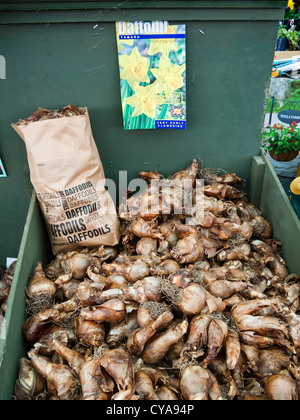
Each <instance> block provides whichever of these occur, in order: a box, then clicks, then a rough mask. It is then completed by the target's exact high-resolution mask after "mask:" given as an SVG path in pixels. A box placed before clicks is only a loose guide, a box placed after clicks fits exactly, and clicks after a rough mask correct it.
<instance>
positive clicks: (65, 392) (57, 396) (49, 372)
mask: <svg viewBox="0 0 300 420" xmlns="http://www.w3.org/2000/svg"><path fill="white" fill-rule="evenodd" d="M28 357H29V358H30V360H31V363H32V365H33V366H34V367H35V369H36V370H37V371H38V372H39V373H40V374H41V375H42V376H43V377H44V378H45V379H46V381H47V391H48V393H49V396H50V399H53V400H67V401H69V400H75V399H76V398H77V397H78V395H79V381H78V377H77V375H76V374H75V373H74V372H73V371H72V369H71V368H69V367H68V366H66V365H56V364H54V363H50V362H48V361H46V360H45V359H44V358H43V357H41V356H40V355H39V354H38V352H37V351H36V350H31V351H30V352H29V353H28Z"/></svg>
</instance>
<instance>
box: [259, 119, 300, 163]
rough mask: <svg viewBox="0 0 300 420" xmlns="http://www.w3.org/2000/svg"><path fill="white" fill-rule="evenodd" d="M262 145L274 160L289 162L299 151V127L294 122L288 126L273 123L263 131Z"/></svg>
mask: <svg viewBox="0 0 300 420" xmlns="http://www.w3.org/2000/svg"><path fill="white" fill-rule="evenodd" d="M262 147H263V148H264V149H265V150H266V151H268V152H269V154H270V156H271V158H272V159H274V160H279V161H281V162H290V161H291V160H293V159H296V157H297V156H298V154H299V151H300V128H299V127H298V125H297V123H296V122H293V123H292V124H290V125H288V126H283V125H280V124H275V125H274V126H268V127H266V128H265V129H264V131H263V142H262Z"/></svg>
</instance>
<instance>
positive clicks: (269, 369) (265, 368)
mask: <svg viewBox="0 0 300 420" xmlns="http://www.w3.org/2000/svg"><path fill="white" fill-rule="evenodd" d="M290 364H291V357H290V355H289V354H288V353H287V352H286V350H285V349H282V348H278V347H271V348H267V349H261V350H260V352H259V367H258V372H259V373H258V377H259V379H260V381H261V383H262V384H265V383H266V381H267V380H268V378H269V377H270V376H273V375H277V374H280V373H281V371H283V370H284V369H288V370H289V371H290ZM293 373H295V372H293ZM293 373H292V374H293ZM293 377H294V378H295V375H294V374H293ZM296 379H297V378H296Z"/></svg>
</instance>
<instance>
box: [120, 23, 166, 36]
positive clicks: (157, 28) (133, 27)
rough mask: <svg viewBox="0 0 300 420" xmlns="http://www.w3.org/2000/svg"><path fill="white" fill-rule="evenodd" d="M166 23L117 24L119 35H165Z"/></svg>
mask: <svg viewBox="0 0 300 420" xmlns="http://www.w3.org/2000/svg"><path fill="white" fill-rule="evenodd" d="M168 26H169V23H168V21H158V20H156V21H154V22H118V28H119V35H133V34H134V35H143V34H147V35H148V34H167V33H168Z"/></svg>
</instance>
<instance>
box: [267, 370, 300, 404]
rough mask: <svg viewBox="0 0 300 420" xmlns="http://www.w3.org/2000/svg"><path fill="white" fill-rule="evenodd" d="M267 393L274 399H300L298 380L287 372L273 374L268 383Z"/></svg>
mask: <svg viewBox="0 0 300 420" xmlns="http://www.w3.org/2000/svg"><path fill="white" fill-rule="evenodd" d="M265 389H266V394H267V396H268V398H269V400H272V401H298V400H299V394H298V387H297V384H296V381H294V380H293V379H292V378H291V377H290V376H288V375H285V374H279V375H273V376H271V377H270V378H269V379H268V381H267V383H266V387H265Z"/></svg>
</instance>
